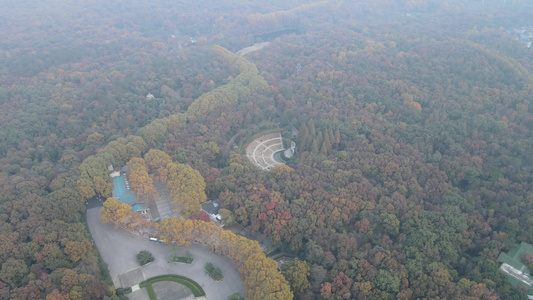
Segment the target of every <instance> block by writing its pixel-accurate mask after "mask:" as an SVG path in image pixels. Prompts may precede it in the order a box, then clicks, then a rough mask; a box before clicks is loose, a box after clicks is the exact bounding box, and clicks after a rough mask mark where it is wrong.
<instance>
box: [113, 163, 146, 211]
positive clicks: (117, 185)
mask: <svg viewBox="0 0 533 300" xmlns="http://www.w3.org/2000/svg"><path fill="white" fill-rule="evenodd" d="M117 173H118V172H117ZM112 178H113V197H114V198H117V199H118V200H119V201H120V202H122V203H126V204H128V205H130V206H131V210H132V211H135V212H138V213H140V214H141V215H143V216H144V217H145V218H147V219H151V216H150V209H149V208H148V205H147V204H146V203H144V202H140V201H138V199H137V196H136V195H135V194H134V193H133V192H132V191H130V186H129V182H128V179H127V177H126V175H120V174H116V173H115V174H114V176H112Z"/></svg>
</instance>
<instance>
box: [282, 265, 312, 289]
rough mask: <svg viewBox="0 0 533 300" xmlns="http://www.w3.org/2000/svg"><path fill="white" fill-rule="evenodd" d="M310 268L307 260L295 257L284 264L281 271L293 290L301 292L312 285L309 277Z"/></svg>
mask: <svg viewBox="0 0 533 300" xmlns="http://www.w3.org/2000/svg"><path fill="white" fill-rule="evenodd" d="M310 269H311V268H310V267H309V265H308V264H307V263H306V262H305V261H301V260H299V259H298V258H295V259H294V260H293V261H291V262H288V263H285V264H283V266H282V267H281V272H282V273H283V276H284V277H285V279H287V281H288V282H289V284H290V286H291V290H292V291H293V292H294V293H296V294H299V293H301V292H303V291H304V290H306V289H308V288H310V287H311V284H310V283H309V279H308V277H309V274H310V273H309V270H310Z"/></svg>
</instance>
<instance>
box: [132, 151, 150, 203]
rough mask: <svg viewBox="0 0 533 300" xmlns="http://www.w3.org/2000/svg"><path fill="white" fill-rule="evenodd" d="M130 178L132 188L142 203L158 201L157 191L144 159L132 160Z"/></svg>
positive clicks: (136, 158) (135, 158)
mask: <svg viewBox="0 0 533 300" xmlns="http://www.w3.org/2000/svg"><path fill="white" fill-rule="evenodd" d="M127 166H128V178H129V183H130V186H131V188H132V189H133V190H134V191H135V193H136V194H137V197H138V198H139V200H140V201H141V202H152V201H155V200H156V199H157V191H156V190H155V189H154V185H153V180H152V178H151V177H150V176H149V175H148V167H147V165H146V162H145V161H144V159H142V158H139V157H134V158H132V159H131V160H130V161H129V162H128V164H127Z"/></svg>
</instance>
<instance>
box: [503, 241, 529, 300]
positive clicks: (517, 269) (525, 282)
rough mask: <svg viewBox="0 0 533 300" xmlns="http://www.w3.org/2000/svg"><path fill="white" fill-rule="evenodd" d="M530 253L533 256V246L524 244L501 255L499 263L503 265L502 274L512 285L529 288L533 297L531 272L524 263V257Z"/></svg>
mask: <svg viewBox="0 0 533 300" xmlns="http://www.w3.org/2000/svg"><path fill="white" fill-rule="evenodd" d="M528 252H529V253H532V254H533V246H532V245H530V244H528V243H525V242H522V243H520V245H517V246H516V247H515V248H513V249H511V251H509V252H508V253H503V252H502V253H500V256H498V261H500V262H501V263H502V266H501V267H500V272H502V273H503V274H505V276H506V277H507V279H508V280H509V282H510V283H511V285H513V286H514V287H516V286H518V285H522V286H524V287H526V288H527V290H528V294H529V295H532V294H533V285H531V283H533V279H532V278H531V276H529V274H530V273H531V270H530V269H529V267H528V266H527V265H526V264H524V263H523V262H522V256H523V255H524V254H526V253H528Z"/></svg>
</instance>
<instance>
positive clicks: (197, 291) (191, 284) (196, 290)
mask: <svg viewBox="0 0 533 300" xmlns="http://www.w3.org/2000/svg"><path fill="white" fill-rule="evenodd" d="M158 281H175V282H178V283H181V284H183V285H184V286H186V287H188V288H189V289H190V290H191V291H192V293H193V295H194V297H201V296H205V292H204V289H202V287H201V286H200V285H199V284H198V283H196V281H194V280H192V279H190V278H187V277H185V276H181V275H174V274H167V275H159V276H155V277H152V278H148V279H146V280H144V281H143V282H141V283H140V284H139V286H140V287H142V288H143V287H145V288H147V289H148V294H149V295H150V300H157V298H156V296H155V292H154V289H153V287H152V283H154V282H158Z"/></svg>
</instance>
